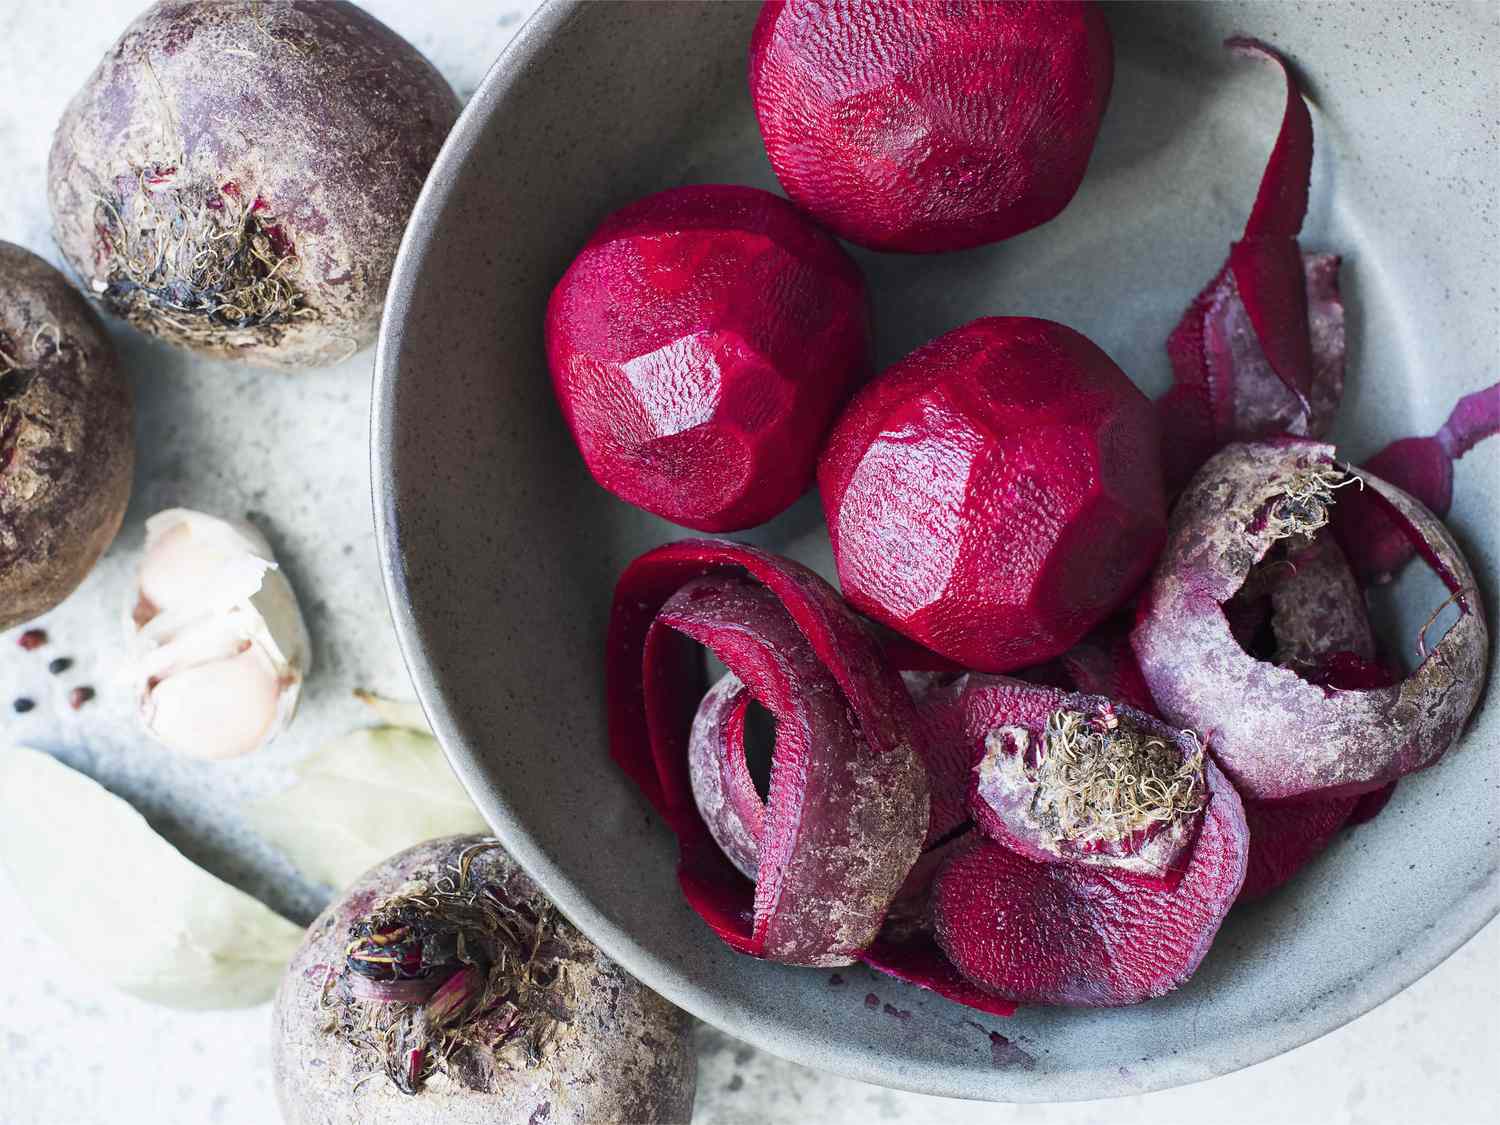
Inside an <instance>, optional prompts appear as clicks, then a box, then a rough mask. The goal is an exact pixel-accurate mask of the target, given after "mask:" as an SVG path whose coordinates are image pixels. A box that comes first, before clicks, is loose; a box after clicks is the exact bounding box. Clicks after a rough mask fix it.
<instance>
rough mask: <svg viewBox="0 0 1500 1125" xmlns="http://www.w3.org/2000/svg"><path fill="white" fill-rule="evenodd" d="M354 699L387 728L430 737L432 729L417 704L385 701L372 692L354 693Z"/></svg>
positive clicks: (384, 698)
mask: <svg viewBox="0 0 1500 1125" xmlns="http://www.w3.org/2000/svg"><path fill="white" fill-rule="evenodd" d="M354 698H356V699H358V700H359V701H360V702H361V703H363V704H364V705H365V706H366V707H368V708H369V709H370V710H371V711H373V712H375V717H376V718H377V719H379V720H380V721H381V722H382V723H385V724H386V725H387V726H393V727H401V728H402V729H403V730H414V731H416V732H417V733H418V734H427V735H430V734H431V733H432V728H431V727H430V726H428V725H427V716H426V714H424V713H423V711H422V706H421V704H419V703H412V702H407V701H404V700H399V699H387V698H386V697H385V696H383V695H376V694H375V693H374V692H373V691H355V693H354Z"/></svg>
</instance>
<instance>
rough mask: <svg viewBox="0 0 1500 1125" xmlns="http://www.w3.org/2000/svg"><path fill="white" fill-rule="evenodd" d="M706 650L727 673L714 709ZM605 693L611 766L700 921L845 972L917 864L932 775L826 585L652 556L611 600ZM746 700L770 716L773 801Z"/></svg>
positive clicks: (760, 564)
mask: <svg viewBox="0 0 1500 1125" xmlns="http://www.w3.org/2000/svg"><path fill="white" fill-rule="evenodd" d="M699 644H701V645H703V646H705V647H707V648H709V649H712V651H713V652H714V653H715V655H717V656H718V657H719V659H720V660H722V661H723V662H724V664H725V665H726V666H727V667H728V668H729V669H730V671H731V672H732V673H733V674H734V677H735V679H732V680H725V681H721V684H720V686H719V687H718V688H716V689H715V691H714V692H713V693H712V694H711V695H710V697H709V699H708V700H706V701H704V700H703V695H704V686H705V685H704V683H703V666H702V664H703V662H702V656H701V650H700V649H699V647H698V645H699ZM605 687H606V696H607V701H608V707H609V729H610V743H611V752H612V754H613V757H614V759H615V761H616V763H617V764H619V765H620V767H621V768H622V769H624V770H625V772H626V773H627V774H628V775H629V776H630V777H631V778H632V779H633V780H634V781H635V782H636V783H637V784H638V785H639V786H640V788H641V790H642V792H643V793H644V794H645V795H646V797H647V798H648V799H649V800H650V801H651V803H652V804H653V805H654V806H655V807H656V809H657V811H658V812H659V813H660V814H661V816H662V818H663V819H664V820H665V821H666V822H667V824H668V826H669V827H670V828H671V829H672V830H673V832H675V833H676V835H677V840H678V845H679V849H680V851H679V854H680V862H679V865H678V879H679V881H680V883H681V885H682V889H683V892H684V894H685V895H686V897H687V900H688V902H689V904H690V905H691V906H692V907H693V909H694V910H696V911H697V912H698V913H699V914H700V915H701V916H702V917H703V919H704V920H705V921H706V922H708V924H709V925H710V926H711V927H712V928H713V929H714V931H715V932H716V933H717V934H718V935H719V936H720V937H721V938H723V939H724V940H725V941H726V942H727V943H728V944H729V945H731V946H732V947H733V948H735V949H737V950H739V951H740V952H742V953H750V954H753V955H755V956H757V957H765V958H768V959H771V960H775V961H781V962H784V963H787V964H796V965H846V964H849V963H850V962H852V961H853V960H854V959H855V957H856V956H857V955H858V954H859V952H860V951H861V950H863V949H864V948H865V947H866V946H868V945H869V944H870V943H871V942H872V941H873V940H874V939H875V936H876V933H877V932H878V930H879V929H880V926H881V923H882V922H883V921H884V919H885V914H886V910H887V908H888V907H889V906H890V904H891V902H892V901H893V900H894V899H895V897H896V895H897V893H898V892H899V891H900V890H901V887H902V885H903V883H904V881H905V879H906V876H907V874H908V872H909V871H910V870H911V868H912V865H913V864H914V863H915V862H916V860H917V857H918V855H919V853H920V851H921V848H922V843H923V840H924V838H925V837H926V834H927V818H928V797H927V778H926V773H925V771H924V770H923V767H922V763H921V760H920V758H919V757H918V756H917V752H916V749H915V745H914V729H915V714H914V712H913V710H912V704H911V700H910V698H909V697H908V696H907V694H906V689H905V687H904V686H903V685H902V682H901V677H900V676H899V675H897V674H896V673H895V672H894V671H892V670H891V668H890V667H889V666H888V665H887V664H886V663H885V661H884V659H883V658H882V656H881V654H880V651H879V649H878V647H877V646H876V644H875V642H874V639H873V638H872V637H871V636H870V634H869V632H868V631H867V630H866V628H865V626H864V624H863V623H862V622H861V621H860V620H859V619H858V618H857V617H855V616H854V614H853V613H851V612H850V611H849V609H848V608H847V607H846V606H845V605H844V603H843V602H842V601H841V600H840V599H839V596H838V594H837V593H836V592H835V591H834V590H833V589H832V587H830V586H829V585H828V584H827V583H826V582H824V581H823V580H822V579H821V578H819V577H818V576H817V575H815V574H814V573H812V571H810V570H807V569H806V568H804V567H801V566H799V565H797V564H796V563H793V562H791V561H789V560H787V559H782V558H778V557H777V556H775V555H770V554H767V553H766V552H764V551H761V550H758V549H756V548H754V547H747V546H743V545H741V544H738V543H730V542H725V541H718V540H684V541H682V542H679V543H671V544H668V545H666V546H663V547H658V548H656V549H655V550H653V551H648V552H647V553H646V554H644V555H642V556H641V557H640V558H638V559H636V560H635V562H633V563H631V565H630V566H629V567H628V568H627V569H626V570H625V572H624V574H622V575H621V576H620V580H619V582H618V584H617V585H616V587H615V600H614V607H613V610H612V613H611V617H610V626H609V637H608V642H607V650H606V664H605ZM750 698H754V699H755V700H756V701H758V702H759V703H760V704H761V705H762V706H764V707H765V708H766V710H768V711H769V712H771V714H772V715H773V716H775V718H776V745H775V749H774V751H773V755H772V761H771V783H770V794H769V798H768V799H767V800H766V801H765V802H764V804H763V805H762V803H761V801H760V799H759V796H758V794H757V793H756V791H755V789H754V786H753V784H752V783H751V781H750V778H749V775H748V773H747V771H746V765H745V760H744V743H743V735H744V708H745V706H746V705H747V704H748V702H749V699H750ZM700 701H701V702H700ZM695 710H696V712H697V721H696V722H695V719H694V713H695ZM752 877H753V881H752Z"/></svg>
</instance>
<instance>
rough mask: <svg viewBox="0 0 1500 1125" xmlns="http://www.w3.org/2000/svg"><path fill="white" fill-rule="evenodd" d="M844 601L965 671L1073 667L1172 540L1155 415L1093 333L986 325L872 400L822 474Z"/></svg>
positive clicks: (901, 370)
mask: <svg viewBox="0 0 1500 1125" xmlns="http://www.w3.org/2000/svg"><path fill="white" fill-rule="evenodd" d="M818 483H819V487H820V488H821V490H822V495H823V510H824V513H825V515H826V516H827V519H828V530H829V534H830V536H831V538H832V541H833V551H834V557H835V559H836V560H837V563H838V573H839V581H840V583H841V585H842V586H843V589H844V595H845V597H847V598H848V599H849V601H850V602H851V603H852V604H853V605H854V606H855V607H856V608H857V609H859V610H861V611H862V612H864V613H867V614H869V615H870V616H872V617H874V618H875V619H876V620H878V621H882V622H884V623H885V624H887V625H890V626H891V627H892V628H894V629H897V630H899V631H900V632H902V633H904V634H905V635H906V636H908V637H910V638H911V639H913V640H915V641H917V642H919V643H920V644H922V645H925V646H926V647H927V648H929V649H932V650H933V651H935V652H937V653H940V654H942V655H943V656H945V657H948V658H950V659H952V660H955V661H957V662H958V663H959V664H961V665H963V666H965V667H968V668H974V669H979V670H983V671H990V672H1001V671H1006V670H1009V669H1014V668H1021V667H1025V666H1026V665H1029V664H1035V663H1038V662H1040V661H1043V660H1046V659H1048V658H1050V657H1053V656H1056V655H1058V654H1060V653H1062V652H1064V651H1066V650H1067V649H1068V648H1070V647H1071V646H1072V645H1074V644H1075V643H1077V642H1078V641H1079V640H1080V639H1081V638H1082V637H1083V636H1084V635H1085V634H1086V633H1087V632H1088V631H1089V630H1090V629H1091V628H1093V627H1094V626H1095V625H1096V624H1098V623H1099V622H1100V621H1102V620H1103V619H1104V618H1105V617H1107V616H1108V615H1109V614H1110V613H1111V612H1113V611H1114V610H1116V609H1118V608H1119V607H1120V606H1121V605H1122V604H1123V603H1124V602H1125V601H1126V599H1128V598H1129V597H1130V595H1131V594H1132V593H1133V592H1134V590H1135V588H1136V586H1137V585H1138V584H1139V583H1140V582H1141V580H1142V579H1143V578H1144V577H1145V576H1146V574H1147V573H1148V572H1149V571H1150V569H1151V564H1152V562H1153V560H1154V559H1155V557H1156V553H1157V551H1158V550H1159V549H1160V547H1161V543H1162V540H1163V539H1164V537H1165V534H1166V512H1165V504H1164V501H1163V496H1162V481H1161V466H1160V456H1159V438H1158V433H1157V426H1156V419H1155V414H1154V411H1153V409H1152V406H1151V404H1150V402H1149V401H1148V400H1147V399H1146V398H1145V396H1144V395H1142V394H1141V392H1140V391H1138V390H1137V389H1136V388H1135V386H1134V385H1133V384H1132V383H1131V381H1130V380H1129V379H1128V378H1127V377H1126V375H1125V373H1124V372H1122V371H1121V370H1120V369H1119V368H1118V367H1116V366H1115V364H1114V363H1113V362H1112V361H1111V360H1110V358H1109V357H1108V356H1107V355H1105V354H1104V352H1103V351H1101V350H1100V349H1099V348H1098V347H1097V346H1096V345H1094V344H1093V343H1091V342H1090V341H1089V340H1088V339H1086V338H1085V337H1084V336H1082V335H1080V334H1079V333H1077V332H1075V331H1073V330H1072V329H1070V328H1065V327H1063V326H1062V325H1060V324H1054V323H1052V322H1051V321H1046V320H1035V319H1030V318H1024V317H995V318H989V319H984V320H976V321H974V322H973V323H971V324H968V325H965V326H964V327H963V328H958V329H955V330H954V331H952V332H949V333H947V334H946V335H944V336H940V337H939V338H938V339H936V340H933V341H932V342H931V343H928V344H925V345H923V346H922V347H921V348H918V349H917V350H916V351H915V352H913V353H911V355H909V356H907V357H906V358H905V359H903V360H901V361H900V362H899V363H897V364H895V365H894V366H893V367H891V368H889V369H888V370H886V371H885V372H883V373H882V374H881V375H880V376H879V377H878V378H877V379H876V380H875V381H874V382H872V383H871V384H870V385H869V386H868V387H866V388H865V389H864V390H863V391H861V392H860V394H859V395H857V396H856V397H855V399H854V401H853V402H852V403H850V405H849V408H848V410H846V411H845V412H844V415H843V417H841V418H840V419H839V422H838V425H837V426H835V427H834V430H833V433H832V434H831V435H830V437H829V441H828V446H827V448H826V450H825V451H824V453H823V456H822V459H821V461H820V462H819V466H818Z"/></svg>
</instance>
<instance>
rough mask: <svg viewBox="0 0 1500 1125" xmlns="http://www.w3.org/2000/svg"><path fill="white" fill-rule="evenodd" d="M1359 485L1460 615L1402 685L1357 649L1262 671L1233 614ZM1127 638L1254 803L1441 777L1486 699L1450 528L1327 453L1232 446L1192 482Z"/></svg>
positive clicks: (1480, 634)
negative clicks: (1283, 546) (1421, 772)
mask: <svg viewBox="0 0 1500 1125" xmlns="http://www.w3.org/2000/svg"><path fill="white" fill-rule="evenodd" d="M1319 481H1321V482H1323V483H1322V485H1319V483H1318V482H1319ZM1356 488H1360V489H1362V490H1363V495H1364V496H1365V497H1366V498H1367V499H1368V500H1371V501H1372V502H1378V503H1379V504H1380V506H1381V510H1382V511H1383V512H1384V513H1385V514H1386V515H1387V516H1388V517H1389V518H1390V519H1391V520H1392V522H1393V523H1394V524H1395V525H1396V526H1398V527H1399V528H1400V529H1401V531H1402V534H1403V535H1404V536H1405V537H1406V538H1407V540H1408V542H1410V543H1411V544H1412V546H1413V547H1414V548H1415V549H1416V550H1417V551H1418V552H1419V553H1421V554H1422V556H1423V557H1424V558H1425V559H1426V560H1427V562H1428V564H1429V565H1430V566H1431V567H1432V568H1433V570H1434V571H1435V572H1436V574H1437V576H1438V577H1439V578H1440V579H1441V580H1442V582H1443V584H1444V585H1446V586H1447V587H1448V589H1449V591H1450V592H1451V593H1452V601H1453V602H1454V603H1455V604H1456V605H1457V607H1458V609H1459V615H1458V619H1457V620H1456V621H1455V622H1454V624H1453V626H1452V627H1451V628H1450V629H1449V630H1448V631H1447V632H1446V633H1445V634H1444V636H1443V638H1442V640H1441V641H1439V642H1438V644H1437V645H1436V647H1435V648H1434V649H1433V650H1432V652H1431V653H1429V654H1428V655H1427V656H1426V658H1425V659H1424V660H1423V661H1422V663H1421V664H1420V665H1419V666H1418V667H1417V669H1416V671H1414V672H1413V673H1412V674H1411V675H1410V676H1409V677H1406V678H1405V679H1402V680H1400V681H1399V682H1397V683H1390V682H1389V677H1388V676H1387V675H1386V674H1385V672H1384V670H1383V669H1381V668H1380V667H1379V666H1378V665H1377V664H1375V663H1374V662H1373V661H1370V660H1367V659H1365V658H1363V657H1361V656H1360V655H1358V654H1357V653H1354V652H1345V653H1342V654H1341V653H1329V654H1327V656H1326V658H1325V659H1324V660H1323V661H1321V662H1320V665H1319V666H1316V667H1314V668H1311V669H1303V670H1301V673H1300V674H1299V671H1298V670H1294V669H1292V668H1286V667H1281V666H1279V665H1278V664H1275V663H1272V662H1271V661H1269V660H1262V659H1258V658H1257V657H1256V656H1255V655H1254V654H1252V653H1250V652H1247V651H1246V650H1245V649H1244V648H1243V647H1242V646H1241V645H1240V643H1239V641H1238V640H1237V639H1236V638H1235V636H1234V635H1233V633H1232V631H1231V627H1230V622H1229V620H1228V618H1227V617H1226V616H1225V606H1226V604H1228V603H1231V602H1232V601H1233V599H1234V598H1235V595H1236V594H1237V593H1238V592H1239V591H1240V590H1241V588H1242V587H1243V586H1244V584H1245V582H1246V578H1247V576H1248V575H1249V574H1250V572H1251V569H1252V567H1254V566H1255V564H1256V563H1258V562H1260V561H1261V560H1262V559H1263V558H1264V557H1265V556H1266V555H1267V553H1268V552H1269V551H1271V550H1272V549H1273V547H1278V544H1280V543H1282V542H1286V543H1296V542H1298V541H1300V540H1301V539H1302V538H1303V536H1304V534H1311V533H1314V532H1316V531H1317V530H1319V529H1320V528H1321V527H1323V526H1324V525H1326V523H1327V520H1328V511H1329V509H1330V508H1334V507H1336V506H1337V504H1339V503H1343V497H1344V496H1345V494H1347V493H1351V492H1352V491H1353V490H1354V489H1356ZM1278 549H1279V548H1278ZM1131 641H1132V644H1133V646H1134V648H1135V653H1136V657H1137V659H1138V660H1139V662H1140V667H1141V672H1142V673H1143V674H1144V676H1145V678H1146V683H1147V685H1148V686H1149V688H1150V690H1151V695H1152V697H1153V698H1154V699H1155V700H1156V703H1157V706H1158V707H1159V708H1160V710H1161V713H1162V714H1163V715H1164V716H1166V717H1167V719H1169V720H1170V721H1172V722H1174V723H1180V724H1183V725H1185V726H1191V727H1192V728H1194V729H1196V730H1201V731H1204V732H1205V733H1206V734H1207V735H1208V736H1209V738H1210V741H1211V745H1212V747H1213V752H1214V755H1215V757H1216V759H1217V760H1218V763H1219V765H1220V766H1221V767H1222V768H1223V769H1224V772H1225V773H1227V774H1228V775H1229V776H1230V777H1231V778H1232V779H1233V780H1234V783H1235V784H1236V785H1237V786H1238V787H1239V789H1240V792H1241V793H1243V794H1244V795H1245V796H1246V798H1254V799H1256V800H1279V799H1283V798H1290V797H1302V796H1311V795H1314V794H1318V795H1321V796H1324V797H1337V796H1355V795H1358V794H1360V793H1365V792H1368V791H1370V790H1374V789H1379V788H1381V787H1382V786H1384V785H1386V784H1388V783H1389V782H1391V781H1393V780H1395V779H1396V778H1397V777H1400V776H1401V775H1403V774H1406V773H1410V772H1412V771H1413V770H1418V769H1422V768H1424V767H1426V766H1429V765H1432V764H1433V763H1434V762H1436V761H1437V760H1438V759H1439V758H1440V757H1441V756H1442V755H1443V754H1444V753H1445V752H1446V751H1447V750H1448V748H1449V746H1451V745H1452V744H1453V742H1454V741H1455V740H1456V739H1457V737H1458V735H1459V733H1460V731H1461V730H1462V729H1463V725H1464V723H1465V721H1466V720H1467V719H1468V716H1469V714H1470V712H1472V711H1473V709H1474V706H1475V704H1476V702H1477V701H1478V698H1479V693H1480V691H1481V690H1482V688H1483V686H1484V678H1485V677H1484V673H1485V666H1486V663H1487V660H1488V647H1489V640H1488V631H1487V629H1486V626H1485V622H1484V616H1483V609H1482V607H1481V606H1480V604H1479V599H1478V590H1477V587H1476V585H1475V581H1474V576H1473V573H1472V572H1471V571H1470V569H1469V565H1468V563H1467V561H1465V559H1464V557H1463V555H1462V553H1461V552H1460V551H1459V549H1458V546H1457V544H1455V543H1454V541H1453V539H1452V537H1451V536H1450V535H1449V534H1448V531H1447V529H1446V528H1444V527H1443V525H1442V523H1441V522H1440V521H1439V520H1438V519H1437V518H1436V517H1434V516H1433V515H1432V513H1430V512H1429V511H1427V509H1425V508H1423V507H1422V506H1421V505H1420V504H1418V503H1417V502H1416V501H1414V500H1413V499H1412V498H1411V497H1410V496H1408V495H1406V493H1404V492H1402V491H1401V490H1400V489H1397V488H1394V487H1392V486H1391V485H1389V484H1386V483H1385V482H1384V481H1381V480H1380V479H1379V478H1377V477H1375V476H1373V475H1372V474H1370V473H1367V472H1364V471H1362V470H1359V469H1351V470H1349V475H1348V476H1346V475H1345V473H1344V470H1343V466H1341V465H1335V464H1334V461H1333V449H1332V447H1331V446H1327V445H1323V444H1320V443H1318V442H1313V441H1306V440H1300V439H1294V438H1285V439H1282V440H1279V441H1274V442H1259V443H1245V444H1235V445H1230V446H1228V447H1226V448H1225V449H1224V450H1222V451H1221V452H1219V453H1218V454H1216V455H1215V456H1214V457H1213V458H1212V459H1211V460H1210V461H1209V462H1208V463H1207V464H1206V465H1204V467H1203V468H1202V469H1201V470H1200V471H1199V473H1198V475H1197V476H1196V477H1194V478H1193V481H1192V483H1191V484H1189V486H1188V487H1187V489H1186V490H1185V491H1184V492H1183V494H1182V496H1181V498H1180V499H1179V500H1178V502H1177V506H1176V507H1175V508H1174V509H1173V512H1172V527H1171V533H1170V535H1169V538H1168V542H1167V547H1166V550H1165V551H1164V552H1163V553H1162V557H1161V560H1160V562H1159V563H1158V564H1157V568H1156V572H1155V574H1154V575H1153V577H1152V580H1151V584H1150V586H1149V588H1148V590H1147V593H1146V595H1145V597H1144V599H1143V600H1142V602H1141V607H1140V614H1139V619H1138V622H1137V624H1136V628H1135V631H1134V632H1133V633H1132V635H1131Z"/></svg>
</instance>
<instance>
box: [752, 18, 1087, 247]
mask: <svg viewBox="0 0 1500 1125" xmlns="http://www.w3.org/2000/svg"><path fill="white" fill-rule="evenodd" d="M1113 76H1114V48H1113V44H1112V41H1111V39H1110V35H1109V28H1108V26H1107V25H1106V24H1105V21H1104V16H1103V14H1102V13H1101V12H1100V10H1099V9H1098V8H1097V7H1095V6H1094V5H1093V4H1083V3H1077V4H1052V3H984V4H936V3H932V2H930V0H787V2H785V3H783V2H780V0H771V2H768V3H767V4H766V5H765V7H764V8H763V9H762V11H761V15H760V20H759V22H758V23H757V24H756V27H755V34H754V37H753V39H752V40H751V44H750V93H751V97H752V98H753V99H754V102H755V114H756V117H757V118H758V119H759V121H760V131H761V136H762V137H763V138H764V139H765V144H766V153H767V155H769V156H770V158H771V166H772V168H774V169H775V171H776V175H777V177H778V178H779V179H780V180H781V183H782V186H783V187H784V188H785V189H786V192H787V194H788V195H789V196H791V198H792V199H793V201H795V202H796V203H797V204H798V206H800V207H802V208H803V209H804V210H806V211H807V212H808V213H809V214H811V215H813V216H814V217H816V218H817V219H818V221H819V222H821V223H823V224H824V225H825V226H827V227H829V228H830V229H832V230H834V231H835V232H837V233H838V234H839V235H841V236H843V237H844V238H847V239H849V240H850V241H851V242H857V243H859V244H860V245H862V246H868V247H871V248H872V249H876V250H897V251H907V252H919V253H926V252H932V251H940V250H958V249H962V248H964V247H969V246H980V245H983V244H984V243H987V242H998V241H999V240H1001V239H1004V238H1010V237H1011V236H1012V235H1016V234H1020V233H1021V232H1022V231H1025V230H1030V229H1031V228H1032V227H1035V226H1038V225H1039V224H1041V223H1045V222H1047V221H1048V220H1049V219H1052V218H1054V217H1055V216H1056V215H1057V214H1058V213H1059V212H1060V211H1061V210H1062V209H1063V208H1064V207H1066V206H1067V204H1068V201H1069V200H1071V199H1072V198H1073V195H1074V193H1075V192H1076V191H1077V190H1078V185H1079V184H1080V183H1081V182H1082V181H1083V174H1084V170H1085V169H1086V168H1087V167H1088V162H1089V155H1090V153H1092V152H1093V148H1094V139H1095V137H1096V136H1097V135H1098V132H1099V123H1100V121H1101V119H1102V118H1103V116H1104V108H1105V105H1106V104H1107V103H1108V101H1109V90H1110V84H1111V82H1112V80H1113Z"/></svg>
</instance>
